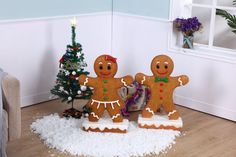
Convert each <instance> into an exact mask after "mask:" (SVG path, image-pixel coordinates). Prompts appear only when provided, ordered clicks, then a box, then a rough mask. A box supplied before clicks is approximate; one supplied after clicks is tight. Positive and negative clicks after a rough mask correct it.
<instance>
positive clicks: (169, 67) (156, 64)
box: [151, 55, 174, 78]
mask: <svg viewBox="0 0 236 157" xmlns="http://www.w3.org/2000/svg"><path fill="white" fill-rule="evenodd" d="M173 69H174V63H173V61H172V59H171V58H170V57H168V56H166V55H159V56H156V57H154V58H153V60H152V63H151V70H152V73H153V74H154V75H155V76H158V77H161V78H162V77H167V76H170V74H171V73H172V71H173Z"/></svg>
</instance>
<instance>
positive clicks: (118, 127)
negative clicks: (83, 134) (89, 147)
mask: <svg viewBox="0 0 236 157" xmlns="http://www.w3.org/2000/svg"><path fill="white" fill-rule="evenodd" d="M82 127H83V130H85V131H93V132H113V133H126V132H127V130H128V127H129V121H128V120H127V119H124V120H123V122H120V123H114V122H113V121H112V120H111V118H100V119H99V121H98V122H90V121H89V120H88V119H85V120H84V121H83V123H82Z"/></svg>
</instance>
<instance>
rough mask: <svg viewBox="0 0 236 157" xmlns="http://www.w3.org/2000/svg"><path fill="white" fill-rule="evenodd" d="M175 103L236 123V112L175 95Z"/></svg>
mask: <svg viewBox="0 0 236 157" xmlns="http://www.w3.org/2000/svg"><path fill="white" fill-rule="evenodd" d="M174 102H175V103H176V104H178V105H180V106H184V107H188V108H191V109H194V110H198V111H201V112H205V113H209V114H212V115H215V116H218V117H221V118H225V119H229V120H232V121H236V111H233V110H229V109H227V108H223V107H220V106H216V105H213V104H208V103H205V102H202V101H198V100H195V99H192V98H187V97H184V96H181V95H177V94H175V95H174Z"/></svg>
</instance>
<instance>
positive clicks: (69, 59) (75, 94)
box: [51, 18, 92, 118]
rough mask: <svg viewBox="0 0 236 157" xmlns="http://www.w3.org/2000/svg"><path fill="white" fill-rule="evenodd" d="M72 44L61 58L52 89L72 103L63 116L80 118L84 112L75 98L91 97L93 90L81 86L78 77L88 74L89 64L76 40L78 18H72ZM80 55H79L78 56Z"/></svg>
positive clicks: (54, 92) (54, 93) (63, 99)
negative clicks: (79, 109)
mask: <svg viewBox="0 0 236 157" xmlns="http://www.w3.org/2000/svg"><path fill="white" fill-rule="evenodd" d="M71 28H72V45H67V49H66V53H65V54H64V55H63V56H62V58H61V59H60V61H59V62H60V64H59V68H60V70H59V73H58V74H57V80H56V85H55V86H54V88H53V89H52V90H51V93H52V94H53V95H57V96H58V97H59V98H61V99H62V102H67V103H71V104H72V108H70V109H68V110H65V111H64V112H63V116H66V117H69V116H72V117H76V118H80V117H81V115H82V113H81V112H80V111H78V110H76V109H74V106H73V104H74V100H75V99H89V98H90V97H91V95H92V90H91V89H90V88H89V87H86V86H80V84H79V82H78V79H79V76H80V75H81V74H85V75H88V74H89V72H87V71H85V70H84V68H85V67H86V66H87V64H86V63H85V61H84V54H83V53H82V45H81V44H79V43H77V42H76V39H75V37H76V33H75V29H76V19H75V18H74V19H73V20H71ZM78 56H79V57H78Z"/></svg>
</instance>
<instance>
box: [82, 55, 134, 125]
mask: <svg viewBox="0 0 236 157" xmlns="http://www.w3.org/2000/svg"><path fill="white" fill-rule="evenodd" d="M94 70H95V73H96V75H97V77H96V78H93V77H88V76H86V75H81V76H80V77H79V82H80V84H81V85H84V86H90V87H93V88H94V94H93V96H92V98H91V100H90V101H89V102H88V104H87V105H88V107H90V108H91V113H90V114H89V117H88V118H89V121H90V122H98V120H99V119H100V118H101V116H102V115H103V112H104V111H105V110H107V111H108V113H109V115H110V117H111V119H112V121H113V122H115V123H118V122H123V116H122V114H121V109H122V108H124V106H125V105H124V102H123V101H122V99H121V98H120V97H119V95H118V89H119V88H121V87H122V86H129V85H131V83H132V82H133V78H132V77H131V76H125V77H122V78H114V76H115V74H116V72H117V70H118V65H117V62H116V58H114V57H112V56H110V55H101V56H99V57H98V58H97V59H96V60H95V62H94Z"/></svg>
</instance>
